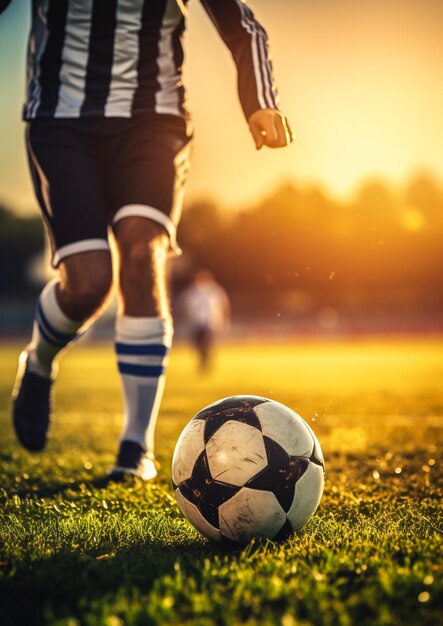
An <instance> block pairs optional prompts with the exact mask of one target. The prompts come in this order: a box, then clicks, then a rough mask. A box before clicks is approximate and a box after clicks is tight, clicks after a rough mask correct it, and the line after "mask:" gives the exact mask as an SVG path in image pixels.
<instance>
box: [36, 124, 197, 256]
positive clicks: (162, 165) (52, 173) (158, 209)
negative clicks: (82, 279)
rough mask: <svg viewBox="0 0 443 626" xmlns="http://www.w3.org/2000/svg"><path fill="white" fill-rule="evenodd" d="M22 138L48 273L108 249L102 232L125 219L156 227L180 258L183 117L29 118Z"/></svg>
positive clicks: (185, 166) (185, 155)
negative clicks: (46, 245)
mask: <svg viewBox="0 0 443 626" xmlns="http://www.w3.org/2000/svg"><path fill="white" fill-rule="evenodd" d="M26 139H27V149H28V157H29V164H30V169H31V174H32V179H33V182H34V189H35V193H36V195H37V199H38V202H39V204H40V207H41V210H42V214H43V219H44V222H45V225H46V228H47V231H48V235H49V239H50V242H51V247H52V263H53V266H54V267H57V266H58V265H59V263H60V261H61V260H62V259H64V258H66V257H67V256H70V255H72V254H78V253H80V252H86V251H90V250H107V249H109V244H108V227H109V226H112V225H113V224H115V223H116V222H118V221H119V220H121V219H123V218H126V217H130V216H139V217H145V218H148V219H150V220H153V221H155V222H157V223H158V224H160V225H161V226H163V228H164V229H165V231H166V232H167V234H168V235H169V239H170V243H171V249H173V250H174V251H175V252H179V248H178V246H177V242H176V229H177V225H178V222H179V220H180V215H181V209H182V202H183V192H184V186H185V183H186V180H187V176H188V172H189V161H190V149H191V143H192V142H191V134H190V132H189V131H188V130H187V127H186V122H185V121H184V120H183V119H181V118H179V117H176V116H174V115H137V116H134V117H132V118H97V119H50V120H43V119H36V120H33V121H31V122H29V123H28V126H27V136H26Z"/></svg>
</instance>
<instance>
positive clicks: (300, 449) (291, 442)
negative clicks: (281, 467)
mask: <svg viewBox="0 0 443 626" xmlns="http://www.w3.org/2000/svg"><path fill="white" fill-rule="evenodd" d="M254 413H255V414H256V415H257V417H258V419H259V420H260V424H261V426H262V429H263V435H265V436H266V437H269V438H270V439H273V440H274V441H276V442H277V443H278V444H279V445H280V446H281V447H282V448H283V449H284V450H286V452H287V453H288V454H289V455H290V456H304V457H308V458H309V457H310V456H311V454H312V451H313V449H314V441H313V439H312V437H311V433H310V432H309V429H308V428H307V424H306V423H305V421H304V420H303V419H302V418H301V417H300V415H297V413H295V412H294V411H291V409H289V408H288V407H287V406H285V405H284V404H280V402H275V401H274V400H273V401H272V402H265V403H263V404H258V405H257V406H255V407H254Z"/></svg>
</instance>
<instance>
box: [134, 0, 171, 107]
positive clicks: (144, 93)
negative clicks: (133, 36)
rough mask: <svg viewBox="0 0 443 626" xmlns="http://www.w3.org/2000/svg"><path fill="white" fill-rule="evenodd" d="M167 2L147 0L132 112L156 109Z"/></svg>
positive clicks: (159, 87) (164, 0) (143, 12)
mask: <svg viewBox="0 0 443 626" xmlns="http://www.w3.org/2000/svg"><path fill="white" fill-rule="evenodd" d="M166 7H167V0H154V1H153V0H145V2H144V5H143V11H142V18H141V20H142V24H141V28H140V33H139V57H138V64H137V78H138V87H137V89H136V90H135V94H134V99H133V103H132V110H133V111H139V110H150V109H153V108H154V107H155V94H156V93H157V92H158V91H159V90H160V89H161V86H160V83H159V82H158V72H159V67H158V64H157V59H158V55H159V42H160V30H161V27H162V23H163V18H164V15H165V11H166Z"/></svg>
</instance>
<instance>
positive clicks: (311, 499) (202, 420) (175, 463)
mask: <svg viewBox="0 0 443 626" xmlns="http://www.w3.org/2000/svg"><path fill="white" fill-rule="evenodd" d="M172 482H173V485H174V490H175V495H176V497H177V502H178V504H179V506H180V508H181V510H182V512H183V514H184V516H185V517H186V518H187V519H188V520H189V521H190V522H191V524H193V525H194V526H195V528H197V530H199V531H200V532H201V533H202V534H203V535H205V537H207V538H208V539H213V540H215V541H222V540H223V539H229V540H231V541H235V542H238V543H244V542H247V541H249V540H250V539H251V538H252V537H267V538H270V539H275V540H278V539H281V538H284V537H286V536H288V534H289V533H290V532H292V531H293V530H297V529H299V528H301V527H302V526H304V524H306V522H307V521H308V519H309V518H310V517H311V515H312V514H313V513H314V512H315V510H316V509H317V507H318V505H319V502H320V499H321V496H322V493H323V486H324V460H323V454H322V451H321V448H320V445H319V443H318V441H317V439H316V437H315V435H314V433H313V432H312V430H311V429H310V428H309V426H308V425H307V424H306V422H305V421H304V420H303V419H302V418H301V417H300V416H299V415H297V413H295V412H294V411H292V410H291V409H289V408H288V407H286V406H284V405H283V404H280V403H279V402H275V401H274V400H268V399H266V398H260V397H258V396H232V397H230V398H224V399H223V400H219V401H218V402H214V403H213V404H210V405H209V406H207V407H205V408H204V409H202V410H201V411H200V412H199V413H197V415H196V416H195V417H193V418H192V420H191V421H190V422H189V424H188V425H187V426H186V427H185V429H184V430H183V432H182V433H181V435H180V437H179V439H178V441H177V445H176V447H175V451H174V456H173V459H172Z"/></svg>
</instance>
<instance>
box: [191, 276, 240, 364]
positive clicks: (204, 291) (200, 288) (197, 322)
mask: <svg viewBox="0 0 443 626" xmlns="http://www.w3.org/2000/svg"><path fill="white" fill-rule="evenodd" d="M179 308H180V310H181V311H182V312H183V316H184V318H185V322H186V325H187V328H188V330H189V335H190V338H191V341H192V343H193V345H194V346H195V348H196V350H197V353H198V356H199V364H200V369H201V370H207V369H208V368H209V366H210V362H211V357H212V354H213V350H214V343H215V341H216V339H217V337H219V336H220V334H221V333H223V332H226V331H228V330H229V325H230V304H229V298H228V295H227V293H226V291H225V290H224V289H223V287H221V285H219V284H218V283H217V282H216V281H215V279H214V276H213V275H212V273H211V272H210V271H209V270H199V271H198V272H196V274H195V276H194V280H193V281H192V283H191V284H190V285H189V287H187V288H186V289H185V290H184V291H183V292H182V294H181V295H180V299H179Z"/></svg>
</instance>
